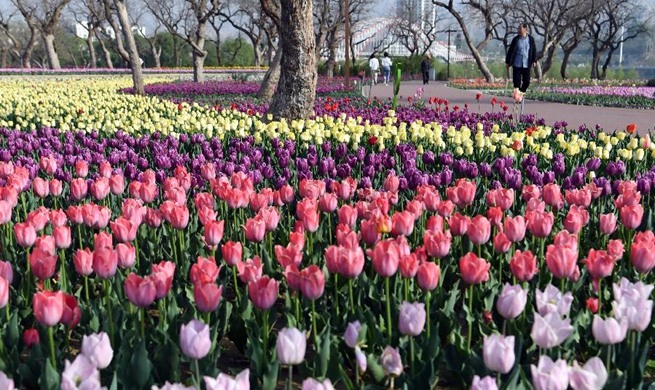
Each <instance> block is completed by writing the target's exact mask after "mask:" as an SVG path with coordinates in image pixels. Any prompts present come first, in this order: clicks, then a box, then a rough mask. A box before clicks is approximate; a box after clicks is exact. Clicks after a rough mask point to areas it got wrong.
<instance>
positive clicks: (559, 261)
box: [546, 245, 577, 279]
mask: <svg viewBox="0 0 655 390" xmlns="http://www.w3.org/2000/svg"><path fill="white" fill-rule="evenodd" d="M576 252H577V251H575V250H574V249H573V248H571V247H570V246H567V245H548V249H547V250H546V264H547V265H548V269H549V270H550V272H551V273H552V274H553V276H554V277H556V278H559V279H568V278H570V277H572V276H573V274H574V273H575V267H576V261H577V254H576Z"/></svg>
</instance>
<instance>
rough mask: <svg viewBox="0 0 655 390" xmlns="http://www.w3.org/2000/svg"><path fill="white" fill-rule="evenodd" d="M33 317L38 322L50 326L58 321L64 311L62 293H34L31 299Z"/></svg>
mask: <svg viewBox="0 0 655 390" xmlns="http://www.w3.org/2000/svg"><path fill="white" fill-rule="evenodd" d="M32 308H33V310H34V317H36V320H37V321H38V322H39V324H41V325H43V326H45V327H50V326H54V325H56V324H57V323H59V320H60V319H61V315H62V312H63V311H64V293H62V292H61V291H58V292H52V291H42V292H38V293H36V294H34V299H33V300H32Z"/></svg>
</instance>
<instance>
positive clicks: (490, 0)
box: [432, 0, 497, 82]
mask: <svg viewBox="0 0 655 390" xmlns="http://www.w3.org/2000/svg"><path fill="white" fill-rule="evenodd" d="M471 2H472V1H464V0H462V1H461V5H465V6H467V5H469V3H471ZM432 3H433V4H434V5H436V6H438V7H441V8H443V9H445V10H446V11H448V13H450V15H452V17H453V18H455V21H456V22H457V24H458V25H459V28H460V29H461V30H462V35H463V37H464V40H465V41H466V45H467V46H468V48H469V50H470V51H471V55H472V56H473V58H474V59H475V62H476V64H477V65H478V69H480V72H482V75H483V76H484V78H485V79H486V80H487V82H493V81H494V79H495V78H494V75H493V74H492V73H491V71H490V70H489V68H488V67H487V64H486V63H485V61H484V58H482V54H480V51H481V50H482V49H483V48H484V47H485V46H486V45H487V43H488V42H489V40H490V39H491V34H492V31H493V29H491V28H489V27H487V23H489V19H488V18H486V17H485V18H483V20H485V28H484V31H485V36H484V39H483V40H482V41H481V42H480V43H479V44H477V45H476V44H475V43H474V42H473V37H472V35H471V33H470V32H469V29H468V27H467V24H466V20H465V19H464V16H463V14H462V13H461V12H460V10H459V9H460V7H459V4H455V0H444V1H440V0H432ZM479 3H481V4H482V5H484V7H483V9H484V11H483V14H484V15H487V14H492V12H491V8H492V7H494V6H495V5H497V2H495V1H494V0H480V1H479ZM467 9H468V10H473V11H476V12H479V11H480V9H479V8H476V7H470V6H469V7H467Z"/></svg>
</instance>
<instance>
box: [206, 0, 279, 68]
mask: <svg viewBox="0 0 655 390" xmlns="http://www.w3.org/2000/svg"><path fill="white" fill-rule="evenodd" d="M219 15H220V16H221V17H223V18H224V20H226V21H227V22H228V23H230V24H231V25H232V27H234V28H235V29H237V30H238V31H240V32H242V33H243V34H244V35H245V36H247V37H248V39H249V40H250V43H251V44H252V47H253V50H254V58H255V64H254V65H255V66H261V64H262V58H263V55H264V51H265V50H266V42H265V39H266V24H267V23H270V21H269V20H268V18H267V17H266V14H265V13H263V12H262V11H261V5H260V4H259V0H238V1H235V2H231V3H230V5H229V6H228V7H224V8H223V9H222V10H221V11H219Z"/></svg>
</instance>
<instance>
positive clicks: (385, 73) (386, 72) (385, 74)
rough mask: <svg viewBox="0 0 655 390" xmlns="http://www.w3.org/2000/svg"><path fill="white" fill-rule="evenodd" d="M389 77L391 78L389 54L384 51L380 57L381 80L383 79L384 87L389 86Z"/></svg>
mask: <svg viewBox="0 0 655 390" xmlns="http://www.w3.org/2000/svg"><path fill="white" fill-rule="evenodd" d="M390 76H391V58H389V53H387V52H386V51H385V52H384V55H383V57H382V78H383V79H384V85H389V78H390Z"/></svg>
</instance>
